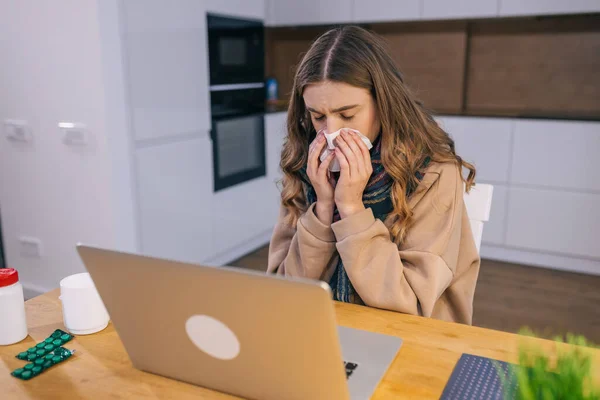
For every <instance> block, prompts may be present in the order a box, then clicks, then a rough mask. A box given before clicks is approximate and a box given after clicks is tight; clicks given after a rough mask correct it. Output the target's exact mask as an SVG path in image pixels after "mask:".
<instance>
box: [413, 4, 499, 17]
mask: <svg viewBox="0 0 600 400" xmlns="http://www.w3.org/2000/svg"><path fill="white" fill-rule="evenodd" d="M422 1H423V13H422V18H423V19H454V18H481V17H495V16H496V15H497V13H498V1H499V0H452V1H448V0H422Z"/></svg>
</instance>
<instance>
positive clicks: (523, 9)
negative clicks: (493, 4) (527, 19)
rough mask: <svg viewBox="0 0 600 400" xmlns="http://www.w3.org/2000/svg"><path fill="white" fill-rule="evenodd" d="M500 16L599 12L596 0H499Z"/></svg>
mask: <svg viewBox="0 0 600 400" xmlns="http://www.w3.org/2000/svg"><path fill="white" fill-rule="evenodd" d="M499 2H500V7H499V8H498V10H499V15H500V16H515V15H550V14H580V13H592V12H600V1H598V0H568V1H566V0H527V1H523V0H499Z"/></svg>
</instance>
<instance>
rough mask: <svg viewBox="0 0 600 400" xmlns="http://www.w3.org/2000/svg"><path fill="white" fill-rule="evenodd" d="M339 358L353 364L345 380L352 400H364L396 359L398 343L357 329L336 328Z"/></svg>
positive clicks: (386, 336)
mask: <svg viewBox="0 0 600 400" xmlns="http://www.w3.org/2000/svg"><path fill="white" fill-rule="evenodd" d="M338 334H339V337H340V344H341V346H342V357H343V359H344V361H345V362H348V363H353V364H356V367H355V368H354V370H353V372H352V375H351V376H350V377H349V379H348V389H349V390H350V397H351V398H352V399H353V400H358V399H368V398H369V397H371V395H372V394H373V392H374V391H375V389H376V387H377V385H378V384H379V381H381V378H383V375H384V374H385V372H386V371H387V369H388V367H389V366H390V364H391V363H392V361H393V360H394V358H395V357H396V353H398V350H400V346H402V339H400V338H399V337H396V336H389V335H382V334H380V333H373V332H367V331H363V330H358V329H352V328H346V327H343V326H338Z"/></svg>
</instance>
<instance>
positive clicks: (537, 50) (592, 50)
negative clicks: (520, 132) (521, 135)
mask: <svg viewBox="0 0 600 400" xmlns="http://www.w3.org/2000/svg"><path fill="white" fill-rule="evenodd" d="M471 33H472V36H471V39H470V57H469V66H468V86H467V101H466V104H467V111H468V112H469V113H475V114H486V113H493V114H508V115H529V116H544V115H554V116H566V117H586V116H596V117H597V116H600V74H599V73H598V71H600V16H593V17H585V16H584V17H563V18H560V19H541V20H538V19H536V20H531V19H524V20H521V21H514V20H513V21H511V20H507V21H497V22H496V21H485V22H477V23H474V24H473V26H472V29H471Z"/></svg>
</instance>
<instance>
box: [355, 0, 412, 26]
mask: <svg viewBox="0 0 600 400" xmlns="http://www.w3.org/2000/svg"><path fill="white" fill-rule="evenodd" d="M421 4H422V0H403V1H398V0H371V1H363V0H356V1H354V12H353V14H354V22H358V23H360V22H385V21H410V20H417V19H419V18H420V17H421Z"/></svg>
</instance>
